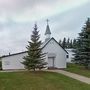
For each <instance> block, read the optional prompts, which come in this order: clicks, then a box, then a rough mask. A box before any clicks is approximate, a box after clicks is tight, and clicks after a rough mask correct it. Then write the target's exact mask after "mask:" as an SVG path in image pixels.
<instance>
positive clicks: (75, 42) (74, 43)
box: [72, 39, 77, 49]
mask: <svg viewBox="0 0 90 90" xmlns="http://www.w3.org/2000/svg"><path fill="white" fill-rule="evenodd" d="M72 47H73V48H74V49H75V48H77V41H76V39H74V40H73V44H72Z"/></svg>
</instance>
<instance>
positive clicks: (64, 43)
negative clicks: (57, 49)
mask: <svg viewBox="0 0 90 90" xmlns="http://www.w3.org/2000/svg"><path fill="white" fill-rule="evenodd" d="M62 47H63V48H66V38H65V37H64V39H63V41H62Z"/></svg>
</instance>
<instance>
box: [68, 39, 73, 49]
mask: <svg viewBox="0 0 90 90" xmlns="http://www.w3.org/2000/svg"><path fill="white" fill-rule="evenodd" d="M69 47H70V48H73V43H72V39H71V40H70V44H69Z"/></svg>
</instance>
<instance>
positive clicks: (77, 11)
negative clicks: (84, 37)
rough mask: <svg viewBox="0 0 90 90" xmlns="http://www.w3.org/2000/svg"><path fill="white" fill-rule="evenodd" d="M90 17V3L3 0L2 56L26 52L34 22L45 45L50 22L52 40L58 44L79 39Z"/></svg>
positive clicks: (0, 9)
mask: <svg viewBox="0 0 90 90" xmlns="http://www.w3.org/2000/svg"><path fill="white" fill-rule="evenodd" d="M87 17H90V0H0V42H1V43H0V54H1V55H4V54H8V53H9V52H10V53H15V52H20V51H24V50H26V48H25V47H26V45H27V44H28V43H27V41H28V40H29V39H30V35H31V33H32V30H33V26H34V23H35V22H37V25H38V30H39V31H40V34H41V39H42V40H43V41H44V39H45V36H44V32H45V29H46V19H49V20H50V22H49V25H50V29H51V32H52V37H54V38H55V39H56V40H57V41H59V39H63V38H64V37H67V38H68V37H69V38H72V39H73V38H76V37H77V36H78V33H79V32H80V31H81V29H82V27H83V25H84V23H85V21H86V20H87Z"/></svg>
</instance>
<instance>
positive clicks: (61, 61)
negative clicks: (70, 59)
mask: <svg viewBox="0 0 90 90" xmlns="http://www.w3.org/2000/svg"><path fill="white" fill-rule="evenodd" d="M43 52H45V53H47V55H46V61H48V54H49V53H55V54H56V58H55V67H56V68H66V52H65V51H64V50H63V49H62V47H60V46H59V45H58V44H57V43H56V42H55V41H54V40H53V39H52V40H51V41H50V42H49V43H48V44H47V45H46V46H45V47H44V48H43Z"/></svg>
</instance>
